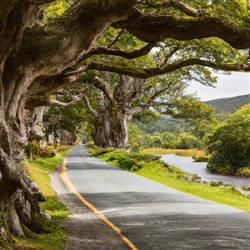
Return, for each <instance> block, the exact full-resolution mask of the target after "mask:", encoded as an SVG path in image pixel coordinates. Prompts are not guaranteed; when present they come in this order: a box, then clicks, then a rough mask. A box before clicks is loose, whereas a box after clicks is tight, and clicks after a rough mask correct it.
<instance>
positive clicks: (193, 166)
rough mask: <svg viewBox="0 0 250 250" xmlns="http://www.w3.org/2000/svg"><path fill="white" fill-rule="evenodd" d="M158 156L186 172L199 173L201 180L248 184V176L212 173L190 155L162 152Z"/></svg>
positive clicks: (203, 163)
mask: <svg viewBox="0 0 250 250" xmlns="http://www.w3.org/2000/svg"><path fill="white" fill-rule="evenodd" d="M160 156H162V158H161V159H162V160H163V161H165V162H166V163H168V164H169V165H172V166H175V167H178V168H180V169H181V170H183V171H185V172H187V173H190V174H197V175H199V176H200V177H201V180H202V181H207V182H210V181H222V182H223V183H224V184H233V185H241V186H250V178H243V177H236V176H228V175H218V174H212V173H210V172H208V171H207V169H206V164H207V163H206V162H195V161H194V160H193V159H192V157H186V156H178V155H174V154H162V155H160Z"/></svg>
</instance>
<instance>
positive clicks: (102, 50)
mask: <svg viewBox="0 0 250 250" xmlns="http://www.w3.org/2000/svg"><path fill="white" fill-rule="evenodd" d="M155 45H156V42H150V43H148V44H147V45H145V46H144V47H142V48H140V49H136V50H133V51H131V52H127V51H124V50H121V49H110V48H107V47H101V46H99V47H96V48H93V49H92V50H90V52H89V53H88V56H92V55H99V54H103V55H112V56H120V57H124V58H127V59H134V58H137V57H141V56H145V55H147V54H148V53H149V52H150V51H151V49H152V48H153V47H154V46H155Z"/></svg>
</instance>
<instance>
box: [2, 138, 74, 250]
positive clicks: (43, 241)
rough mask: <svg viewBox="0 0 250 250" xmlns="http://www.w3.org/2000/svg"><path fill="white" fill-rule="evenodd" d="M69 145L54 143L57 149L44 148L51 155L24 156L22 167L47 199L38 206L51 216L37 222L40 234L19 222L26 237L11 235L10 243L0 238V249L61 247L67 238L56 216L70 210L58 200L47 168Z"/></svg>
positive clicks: (49, 249)
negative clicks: (48, 218)
mask: <svg viewBox="0 0 250 250" xmlns="http://www.w3.org/2000/svg"><path fill="white" fill-rule="evenodd" d="M33 144H34V142H33ZM70 148H71V146H58V147H57V148H55V147H49V148H47V150H46V151H47V152H48V153H49V155H50V153H51V152H53V155H54V156H52V157H47V156H48V155H46V154H44V155H43V157H41V156H38V155H36V154H34V152H33V159H30V158H28V159H27V162H26V163H25V164H24V167H25V169H26V170H27V172H28V173H29V175H30V177H31V178H32V179H33V180H34V181H35V182H36V183H37V185H38V186H39V188H40V189H41V191H42V192H43V194H44V195H45V196H46V198H47V201H46V202H44V203H41V206H42V207H43V209H44V211H45V212H46V213H47V214H48V215H49V216H51V219H50V220H47V221H40V225H41V227H42V228H43V230H44V233H40V234H35V233H34V232H32V231H31V230H29V229H28V228H26V227H24V225H22V227H23V229H24V230H25V232H26V236H25V237H22V238H17V237H15V236H13V235H11V238H12V241H11V242H8V241H5V240H4V239H3V238H0V249H6V250H8V249H41V250H42V249H44V250H57V249H58V250H59V249H64V247H65V244H66V242H67V239H68V237H67V234H66V232H65V231H64V230H63V229H62V227H61V224H60V219H63V218H66V217H67V216H68V215H69V214H70V212H69V210H68V209H67V208H66V207H65V206H64V205H63V204H62V203H61V202H59V201H58V199H57V194H56V192H55V191H54V189H53V188H52V187H51V180H50V177H49V173H51V171H53V170H54V169H55V168H56V167H57V166H58V164H60V163H61V162H62V160H63V158H64V157H65V156H66V154H67V152H68V151H69V149H70ZM43 152H44V151H43ZM1 218H2V214H0V220H1V221H2V219H1ZM2 223H3V221H2Z"/></svg>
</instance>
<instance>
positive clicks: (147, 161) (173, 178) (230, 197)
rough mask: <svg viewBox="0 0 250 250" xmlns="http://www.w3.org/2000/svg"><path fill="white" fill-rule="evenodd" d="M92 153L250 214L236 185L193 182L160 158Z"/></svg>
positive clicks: (248, 199) (249, 199) (249, 200)
mask: <svg viewBox="0 0 250 250" xmlns="http://www.w3.org/2000/svg"><path fill="white" fill-rule="evenodd" d="M89 152H90V153H92V154H93V155H95V156H97V157H99V158H101V159H103V160H105V161H107V162H109V163H111V164H114V165H116V166H118V167H121V168H123V169H125V170H128V171H131V172H135V173H136V174H139V175H141V176H144V177H146V178H149V179H152V180H155V181H157V182H160V183H163V184H165V185H167V186H170V187H172V188H174V189H177V190H180V191H182V192H185V193H189V194H192V195H196V196H199V197H202V198H205V199H208V200H212V201H216V202H219V203H223V204H227V205H230V206H233V207H236V208H239V209H242V210H245V211H248V212H250V197H246V196H244V195H243V194H241V193H240V192H238V191H237V190H235V187H234V186H227V187H226V186H222V185H221V186H211V185H210V184H208V183H197V182H194V181H192V179H193V176H192V175H188V174H186V173H184V172H183V171H181V170H180V169H178V168H175V167H173V166H169V165H168V164H166V163H164V162H162V161H161V160H159V158H158V159H157V157H156V156H152V157H151V156H150V155H148V154H146V155H145V154H130V153H128V152H125V151H122V150H115V151H112V150H111V149H108V150H107V151H106V152H105V149H98V148H90V149H89ZM187 177H188V179H189V180H183V178H187ZM190 180H191V181H190Z"/></svg>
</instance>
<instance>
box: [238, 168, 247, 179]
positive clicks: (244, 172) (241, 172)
mask: <svg viewBox="0 0 250 250" xmlns="http://www.w3.org/2000/svg"><path fill="white" fill-rule="evenodd" d="M236 175H239V176H242V177H250V167H246V168H240V169H238V170H237V172H236Z"/></svg>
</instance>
